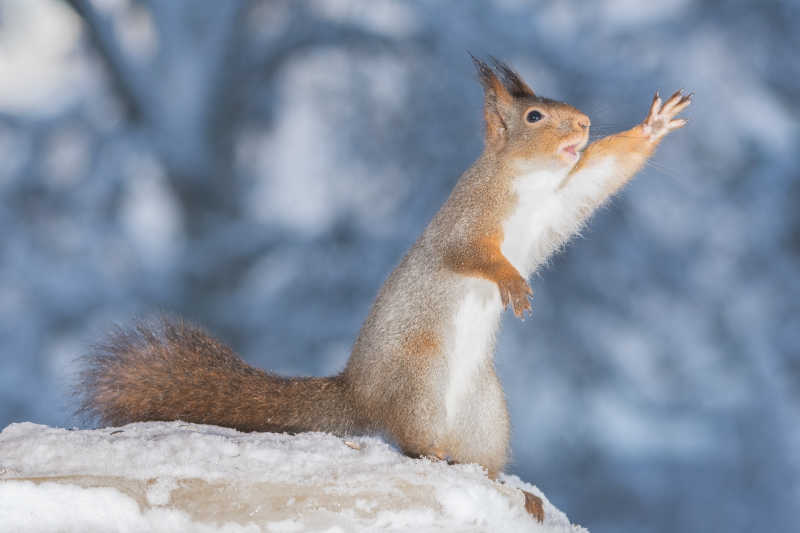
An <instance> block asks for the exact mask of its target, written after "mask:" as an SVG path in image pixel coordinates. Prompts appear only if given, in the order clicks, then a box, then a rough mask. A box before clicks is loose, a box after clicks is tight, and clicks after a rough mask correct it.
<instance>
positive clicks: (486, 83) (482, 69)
mask: <svg viewBox="0 0 800 533" xmlns="http://www.w3.org/2000/svg"><path fill="white" fill-rule="evenodd" d="M467 53H468V54H469V57H471V58H472V63H473V64H474V65H475V70H477V71H478V80H479V81H480V82H481V85H482V86H483V88H484V89H494V88H495V84H496V83H497V81H498V80H497V76H496V75H495V73H494V71H493V70H492V68H491V67H490V66H489V65H488V64H486V62H484V61H481V60H480V59H478V58H477V57H475V56H474V55H472V53H470V52H467Z"/></svg>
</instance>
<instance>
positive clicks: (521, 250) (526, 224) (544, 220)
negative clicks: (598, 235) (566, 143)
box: [501, 171, 572, 278]
mask: <svg viewBox="0 0 800 533" xmlns="http://www.w3.org/2000/svg"><path fill="white" fill-rule="evenodd" d="M563 176H564V174H562V173H554V172H545V171H539V172H531V173H528V174H525V175H523V176H520V177H518V178H517V179H516V181H515V192H516V193H517V198H518V202H517V205H516V207H515V208H514V211H513V212H512V213H511V215H510V216H509V217H508V219H506V221H505V222H504V223H503V235H504V239H503V244H502V246H501V251H502V252H503V255H504V256H505V257H506V258H507V259H508V260H509V261H510V262H511V264H512V265H514V267H515V268H516V269H517V270H518V271H519V273H520V274H522V277H524V278H527V277H528V276H530V274H531V273H532V272H533V271H534V270H535V269H536V267H537V266H539V265H540V264H541V263H542V262H543V261H545V260H546V259H547V256H548V255H549V254H550V253H551V252H552V251H553V249H554V248H555V247H557V246H558V245H559V244H560V242H557V241H559V240H560V238H559V233H560V232H558V231H557V228H559V227H560V226H561V225H563V222H564V221H562V220H561V219H562V218H564V217H571V216H572V213H571V210H569V209H565V206H564V205H563V202H562V199H563V198H562V195H560V194H558V192H557V191H556V188H557V186H558V182H559V181H560V180H561V179H563Z"/></svg>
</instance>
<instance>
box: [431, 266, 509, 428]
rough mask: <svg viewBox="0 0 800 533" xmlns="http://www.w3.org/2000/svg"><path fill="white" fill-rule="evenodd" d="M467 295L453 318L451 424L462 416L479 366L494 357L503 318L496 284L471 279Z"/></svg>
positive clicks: (449, 391) (449, 362)
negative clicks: (461, 413) (499, 325)
mask: <svg viewBox="0 0 800 533" xmlns="http://www.w3.org/2000/svg"><path fill="white" fill-rule="evenodd" d="M464 286H465V294H464V298H463V300H462V301H461V304H460V305H459V306H458V309H457V311H456V315H455V319H454V321H453V326H454V328H453V329H454V331H453V337H452V339H453V340H452V342H453V345H452V349H451V350H449V353H448V360H447V367H448V383H447V392H446V395H445V405H446V409H447V422H448V425H453V424H454V423H456V422H457V421H458V419H459V413H460V412H461V411H462V410H463V408H464V406H465V403H468V402H469V401H470V394H469V393H470V391H471V390H472V389H473V388H474V386H475V385H473V383H474V381H475V379H476V377H477V371H478V368H479V367H480V366H481V365H483V364H484V363H485V362H486V361H487V360H488V359H491V357H492V351H493V343H494V336H495V333H496V332H497V326H498V323H499V319H500V314H501V312H502V308H501V306H500V293H499V291H498V290H497V284H496V283H494V282H491V281H488V280H484V279H478V278H471V279H466V280H465V281H464Z"/></svg>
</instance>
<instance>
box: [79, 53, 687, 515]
mask: <svg viewBox="0 0 800 533" xmlns="http://www.w3.org/2000/svg"><path fill="white" fill-rule="evenodd" d="M473 60H474V62H475V66H476V68H477V72H478V77H479V80H480V82H481V84H482V85H483V87H484V94H485V97H484V117H485V119H486V135H485V145H486V146H485V150H484V153H483V154H482V155H481V156H480V158H479V159H478V160H477V161H476V162H475V163H474V164H473V165H472V166H471V167H470V168H469V169H468V170H467V171H466V172H465V173H464V174H463V175H462V176H461V179H460V180H459V181H458V183H457V184H456V186H455V188H454V189H453V192H452V193H451V194H450V196H449V198H448V199H447V201H446V202H445V204H444V205H443V206H442V208H441V209H440V210H439V212H438V213H437V214H436V216H435V217H434V218H433V220H432V221H431V223H430V224H429V225H428V227H427V228H426V229H425V231H424V232H423V234H422V235H421V236H420V238H419V239H418V240H417V242H416V243H414V245H413V246H412V247H411V249H410V250H409V251H408V253H407V254H406V255H405V257H403V259H402V261H401V262H400V264H399V265H398V266H397V268H395V270H394V271H393V272H392V273H391V274H390V275H389V277H388V279H387V280H386V282H385V283H384V285H383V286H382V287H381V289H380V291H379V293H378V296H377V298H376V299H375V302H374V304H373V305H372V308H371V309H370V312H369V315H368V316H367V318H366V320H365V322H364V325H363V326H362V328H361V330H360V332H359V334H358V337H357V339H356V341H355V343H354V345H353V350H352V353H351V356H350V359H349V360H348V363H347V366H346V368H345V369H344V371H343V372H342V373H341V374H339V375H337V376H333V377H330V378H284V377H279V376H276V375H274V374H269V373H267V372H264V371H262V370H258V369H256V368H253V367H251V366H249V365H247V364H246V363H245V362H244V361H242V360H241V359H240V358H238V357H237V356H236V355H235V354H234V353H233V352H232V351H231V350H230V349H229V348H228V347H227V346H225V345H223V344H221V343H220V342H218V341H216V340H214V339H212V338H211V337H209V336H208V335H206V334H205V333H204V332H203V331H202V330H200V329H198V328H195V327H192V326H189V325H187V324H185V323H183V322H170V321H163V322H161V323H160V324H157V325H155V326H154V325H146V324H141V325H139V326H138V327H137V328H136V329H135V330H134V331H132V332H123V331H120V332H117V333H116V334H115V335H113V336H112V337H111V339H110V340H109V342H108V343H107V344H105V345H102V346H100V347H98V348H97V349H96V350H95V352H94V353H93V354H91V355H90V356H89V357H88V359H87V366H86V370H85V371H84V372H83V374H82V378H83V379H82V382H81V385H80V390H81V394H82V396H83V408H82V409H83V411H84V412H86V413H88V414H91V415H95V416H96V417H97V418H98V419H99V420H100V421H101V422H103V423H105V424H114V425H118V424H124V423H127V422H134V421H144V420H178V419H179V420H185V421H188V422H196V423H204V424H217V425H222V426H229V427H234V428H237V429H240V430H243V431H279V432H299V431H328V432H331V433H334V434H337V435H347V434H353V433H367V432H369V433H379V434H383V435H385V436H386V437H387V438H389V439H391V440H392V441H393V442H395V443H396V444H397V445H398V446H399V447H400V448H401V449H402V450H403V451H404V452H405V453H407V454H409V455H413V456H429V457H439V458H445V459H447V460H449V461H454V462H462V463H478V464H481V465H482V466H483V467H485V468H486V469H487V471H488V473H489V475H490V476H492V478H494V477H495V476H497V475H498V473H499V472H501V471H502V470H503V468H504V467H505V465H506V462H507V460H508V455H509V440H510V423H509V417H508V410H507V407H506V403H505V398H504V396H503V391H502V387H501V386H500V382H499V380H498V379H497V375H496V373H495V369H494V362H493V354H494V345H493V335H494V332H495V331H496V329H491V328H496V323H493V322H492V320H494V319H495V318H497V320H499V315H500V307H499V306H498V305H497V303H496V302H497V300H496V295H494V294H492V292H491V289H492V287H491V285H488V286H487V284H486V283H485V282H483V281H476V279H479V280H489V281H490V282H493V283H495V284H496V285H497V288H498V290H499V294H500V301H501V302H502V304H503V306H507V305H509V304H510V305H511V307H512V308H513V310H514V312H515V313H516V314H517V315H518V316H522V315H523V314H524V312H525V311H526V310H529V309H530V302H529V300H528V298H529V296H530V295H531V290H530V286H529V285H528V283H527V282H526V280H525V279H524V277H523V275H524V276H527V275H529V274H530V271H526V272H524V274H521V273H520V272H519V271H518V269H517V268H515V267H514V265H513V264H512V263H511V261H509V258H508V257H506V256H504V255H503V251H502V250H503V249H504V248H503V246H504V239H505V238H506V236H505V235H504V230H503V228H504V223H505V222H507V221H508V220H511V221H514V224H517V225H516V226H515V225H514V224H511V225H510V226H505V227H507V228H508V227H510V228H512V229H511V230H509V231H517V233H516V234H515V235H518V236H522V237H519V238H526V237H525V236H526V234H525V233H524V230H520V229H519V228H523V227H524V226H523V224H524V223H526V222H525V218H524V216H522V215H527V213H524V212H523V211H522V210H520V209H518V206H520V205H525V206H526V208H527V206H528V205H534V206H539V205H540V204H537V203H536V202H533V203H532V204H531V203H525V204H522V203H520V202H521V200H520V198H519V197H518V194H523V193H524V194H528V195H529V196H528V197H527V198H528V200H529V201H530V194H531V193H530V190H531V189H530V188H528V189H524V188H523V189H520V188H519V187H517V185H519V183H523V182H524V183H528V182H525V181H524V180H531V179H533V180H540V179H542V180H544V181H542V182H541V183H540V182H539V181H536V183H535V184H534V185H535V187H539V188H534V189H533V190H534V191H536V192H535V193H534V194H535V195H537V196H535V199H541V198H543V199H546V200H549V199H550V198H551V196H550V195H551V194H553V195H554V194H556V192H557V190H561V189H565V190H564V192H565V193H568V194H565V196H563V197H564V198H571V199H572V200H571V204H573V205H566V206H565V205H563V204H559V205H560V206H561V207H562V208H563V209H560V210H559V211H558V212H556V213H555V214H552V215H550V212H549V211H547V210H546V209H545V210H544V211H542V213H545V215H546V216H548V217H550V218H548V219H547V220H541V221H539V222H537V223H540V224H543V227H541V228H539V227H538V226H537V228H536V229H540V230H541V231H540V232H539V233H535V232H533V231H531V235H532V236H531V239H532V241H531V242H530V244H531V247H532V249H533V251H534V252H536V253H537V254H538V256H537V260H538V261H539V262H541V261H544V260H546V258H547V256H548V255H549V254H550V253H552V251H553V250H555V249H556V248H557V247H558V246H559V245H560V244H563V242H565V241H566V239H568V238H569V236H570V235H571V234H572V233H574V231H577V228H578V227H579V225H580V221H581V220H582V219H583V218H585V217H588V216H589V215H590V214H591V212H592V211H593V210H594V208H595V207H596V206H597V205H599V204H600V203H602V201H604V200H605V198H607V197H608V195H610V194H613V193H614V192H615V191H616V190H617V189H618V188H619V187H621V186H622V185H623V184H624V183H625V182H627V180H629V179H630V178H631V176H632V175H633V174H634V173H635V172H636V171H637V170H638V169H639V168H640V167H641V166H642V164H643V163H644V161H645V160H646V159H647V157H649V155H650V154H651V153H652V151H653V150H654V148H655V146H656V145H657V144H658V142H659V140H660V139H661V137H663V136H664V135H665V134H666V133H668V132H669V131H671V130H673V129H677V128H679V127H681V126H682V125H683V124H685V121H683V120H680V119H673V118H672V117H674V115H675V114H676V113H677V112H679V111H680V110H682V109H683V108H685V107H686V106H687V105H688V104H689V97H683V96H682V95H681V93H680V92H678V93H676V94H675V95H673V96H672V97H671V98H670V99H669V100H668V101H667V103H666V104H664V106H663V107H662V106H661V100H660V99H659V98H658V97H657V96H656V98H655V99H654V101H653V104H652V106H651V109H650V112H649V114H648V116H647V119H646V120H645V121H644V122H643V123H642V124H641V125H639V126H637V127H635V128H633V129H631V130H629V131H627V132H624V133H621V134H618V135H614V136H611V137H608V138H606V139H601V140H600V141H597V142H595V143H593V144H592V145H591V146H589V148H588V149H587V150H586V152H585V154H583V157H582V158H581V159H580V162H579V163H578V164H577V165H576V164H575V158H576V157H577V155H576V154H574V153H573V154H572V155H570V152H573V151H575V152H576V151H578V150H580V149H581V148H583V146H584V145H585V144H586V142H587V139H588V129H589V125H590V122H589V118H588V117H587V116H586V115H584V114H583V113H581V112H580V111H578V110H577V109H575V108H573V107H571V106H569V105H567V104H564V103H561V102H555V101H553V100H548V99H546V98H541V97H539V96H536V95H535V94H534V92H533V91H532V90H531V89H530V87H528V85H527V84H525V82H524V81H522V79H521V78H520V77H519V75H517V74H516V73H515V72H514V71H513V70H511V69H510V68H509V67H508V66H507V65H505V64H503V63H501V62H499V61H496V60H495V61H494V68H492V67H490V66H489V65H488V64H486V63H484V62H482V61H480V60H477V59H475V58H473ZM531 110H538V111H540V112H541V113H542V117H541V119H540V120H535V121H533V122H531V121H528V120H526V116H527V115H528V113H529V112H530V111H531ZM608 155H612V156H613V157H611V158H609V157H606V156H608ZM609 161H612V163H613V165H614V166H613V168H610V169H609V170H603V169H604V168H605V167H604V166H602V165H607V164H609V163H608V162H609ZM595 163H597V164H598V166H596V167H595V166H593V165H595ZM571 165H574V166H571ZM595 168H599V169H601V170H600V171H597V172H600V173H603V172H604V173H605V174H604V175H602V176H599V175H597V173H595V174H593V175H592V176H591V179H588V180H582V177H583V176H586V175H588V174H591V173H592V172H594V170H593V169H595ZM570 169H571V171H570ZM584 171H585V172H584ZM542 175H544V178H542ZM531 176H533V177H531ZM563 176H566V177H563ZM562 177H563V178H562ZM550 178H552V179H553V180H554V181H553V183H552V185H551V184H550V181H548V180H549V179H550ZM598 179H602V180H603V181H602V187H604V189H603V190H601V191H600V192H597V191H596V190H594V189H591V187H589V188H586V187H584V188H581V187H580V185H586V184H589V185H591V184H593V183H595V181H596V180H598ZM516 180H523V181H522V182H520V181H516ZM559 180H561V183H560V184H559ZM593 180H595V181H593ZM575 184H577V185H575ZM587 190H588V191H589V192H585V191H587ZM520 191H522V192H520ZM576 191H577V192H576ZM538 195H542V196H538ZM570 195H571V196H570ZM582 195H583V196H582ZM586 195H588V197H584V196H586ZM515 210H517V212H519V213H521V214H522V215H521V216H520V218H514V216H516V215H513V216H512V214H513V213H515ZM533 213H537V212H535V211H534V212H533ZM565 213H566V214H565ZM555 219H558V220H557V221H555ZM565 220H566V224H564V221H565ZM520 221H522V222H520ZM556 222H558V223H560V224H562V225H561V226H556V225H555V224H556ZM514 228H516V229H514ZM509 242H511V243H512V244H514V240H513V239H511V240H510V241H509ZM512 244H509V248H505V249H506V250H507V253H509V255H512V256H513V255H514V254H517V255H519V254H523V253H527V248H525V247H524V246H523V245H519V247H518V248H514V247H513V246H512ZM517 244H519V243H517ZM517 244H514V246H516V245H517ZM509 250H510V251H509ZM515 261H516V264H518V265H522V266H520V268H521V269H523V270H524V269H525V268H528V266H527V265H524V264H523V261H524V259H520V258H519V257H517V258H516V259H515ZM476 284H477V288H476ZM487 293H488V294H489V299H488V300H487V297H486V294H487ZM466 296H470V297H471V298H483V299H484V300H479V302H480V303H477V304H476V303H474V302H473V303H470V304H469V305H465V304H464V302H465V301H466V300H465V298H466ZM491 298H495V299H494V300H491ZM492 301H494V302H495V303H492ZM487 302H488V303H487ZM462 306H464V307H462ZM481 306H483V307H481ZM462 309H467V310H468V311H469V313H473V315H474V316H473V315H469V317H468V318H466V319H459V318H458V317H459V316H460V315H459V312H460V310H462ZM486 309H489V311H488V313H489V314H481V313H485V312H486ZM475 317H477V318H475ZM484 317H486V320H484ZM458 320H465V321H462V322H458ZM470 321H471V322H470ZM464 324H468V325H469V327H471V326H472V325H476V326H477V325H480V326H485V327H484V329H478V330H477V331H478V332H479V335H478V336H477V337H476V338H477V339H479V342H480V344H476V345H475V346H476V348H475V349H474V350H472V351H470V348H471V347H470V346H466V347H465V346H464V345H463V342H462V344H459V343H458V342H457V341H458V340H459V339H460V340H462V341H463V340H465V339H466V337H459V338H458V339H454V338H453V337H454V336H457V335H456V334H457V332H464V331H466V332H467V333H466V334H470V331H469V327H466V329H465V326H464ZM487 332H488V333H487ZM462 334H463V333H462ZM480 335H483V336H482V337H481V336H480ZM469 340H470V341H471V340H472V338H471V337H469ZM454 346H461V348H460V349H462V350H464V351H466V352H469V353H468V355H469V357H468V360H467V361H466V362H465V363H462V358H460V356H462V355H463V353H456V352H457V350H456V349H455V348H454ZM462 365H465V366H462ZM525 506H526V508H527V509H528V510H529V512H531V513H532V514H533V515H535V516H536V517H537V518H538V519H540V520H541V518H542V516H543V511H542V505H541V500H540V499H539V498H536V497H535V496H532V495H529V494H526V495H525Z"/></svg>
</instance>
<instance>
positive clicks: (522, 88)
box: [472, 56, 536, 97]
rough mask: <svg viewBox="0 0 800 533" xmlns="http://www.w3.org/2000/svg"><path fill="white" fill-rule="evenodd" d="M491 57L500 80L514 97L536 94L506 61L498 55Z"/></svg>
mask: <svg viewBox="0 0 800 533" xmlns="http://www.w3.org/2000/svg"><path fill="white" fill-rule="evenodd" d="M472 59H473V61H474V60H475V58H474V57H473V58H472ZM489 59H490V60H491V61H492V65H494V69H495V71H497V73H498V74H499V75H500V80H501V81H502V82H503V86H504V87H505V88H506V90H507V91H508V92H509V94H510V95H511V96H514V97H523V96H536V95H535V94H534V92H533V90H532V89H531V88H530V87H528V84H527V83H525V82H524V81H523V80H522V78H521V77H520V75H519V74H517V73H516V72H515V71H514V69H512V68H511V67H509V66H508V65H507V64H506V63H503V62H502V61H500V60H499V59H497V58H496V57H493V56H489ZM484 65H485V63H484ZM487 68H488V66H487Z"/></svg>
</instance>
